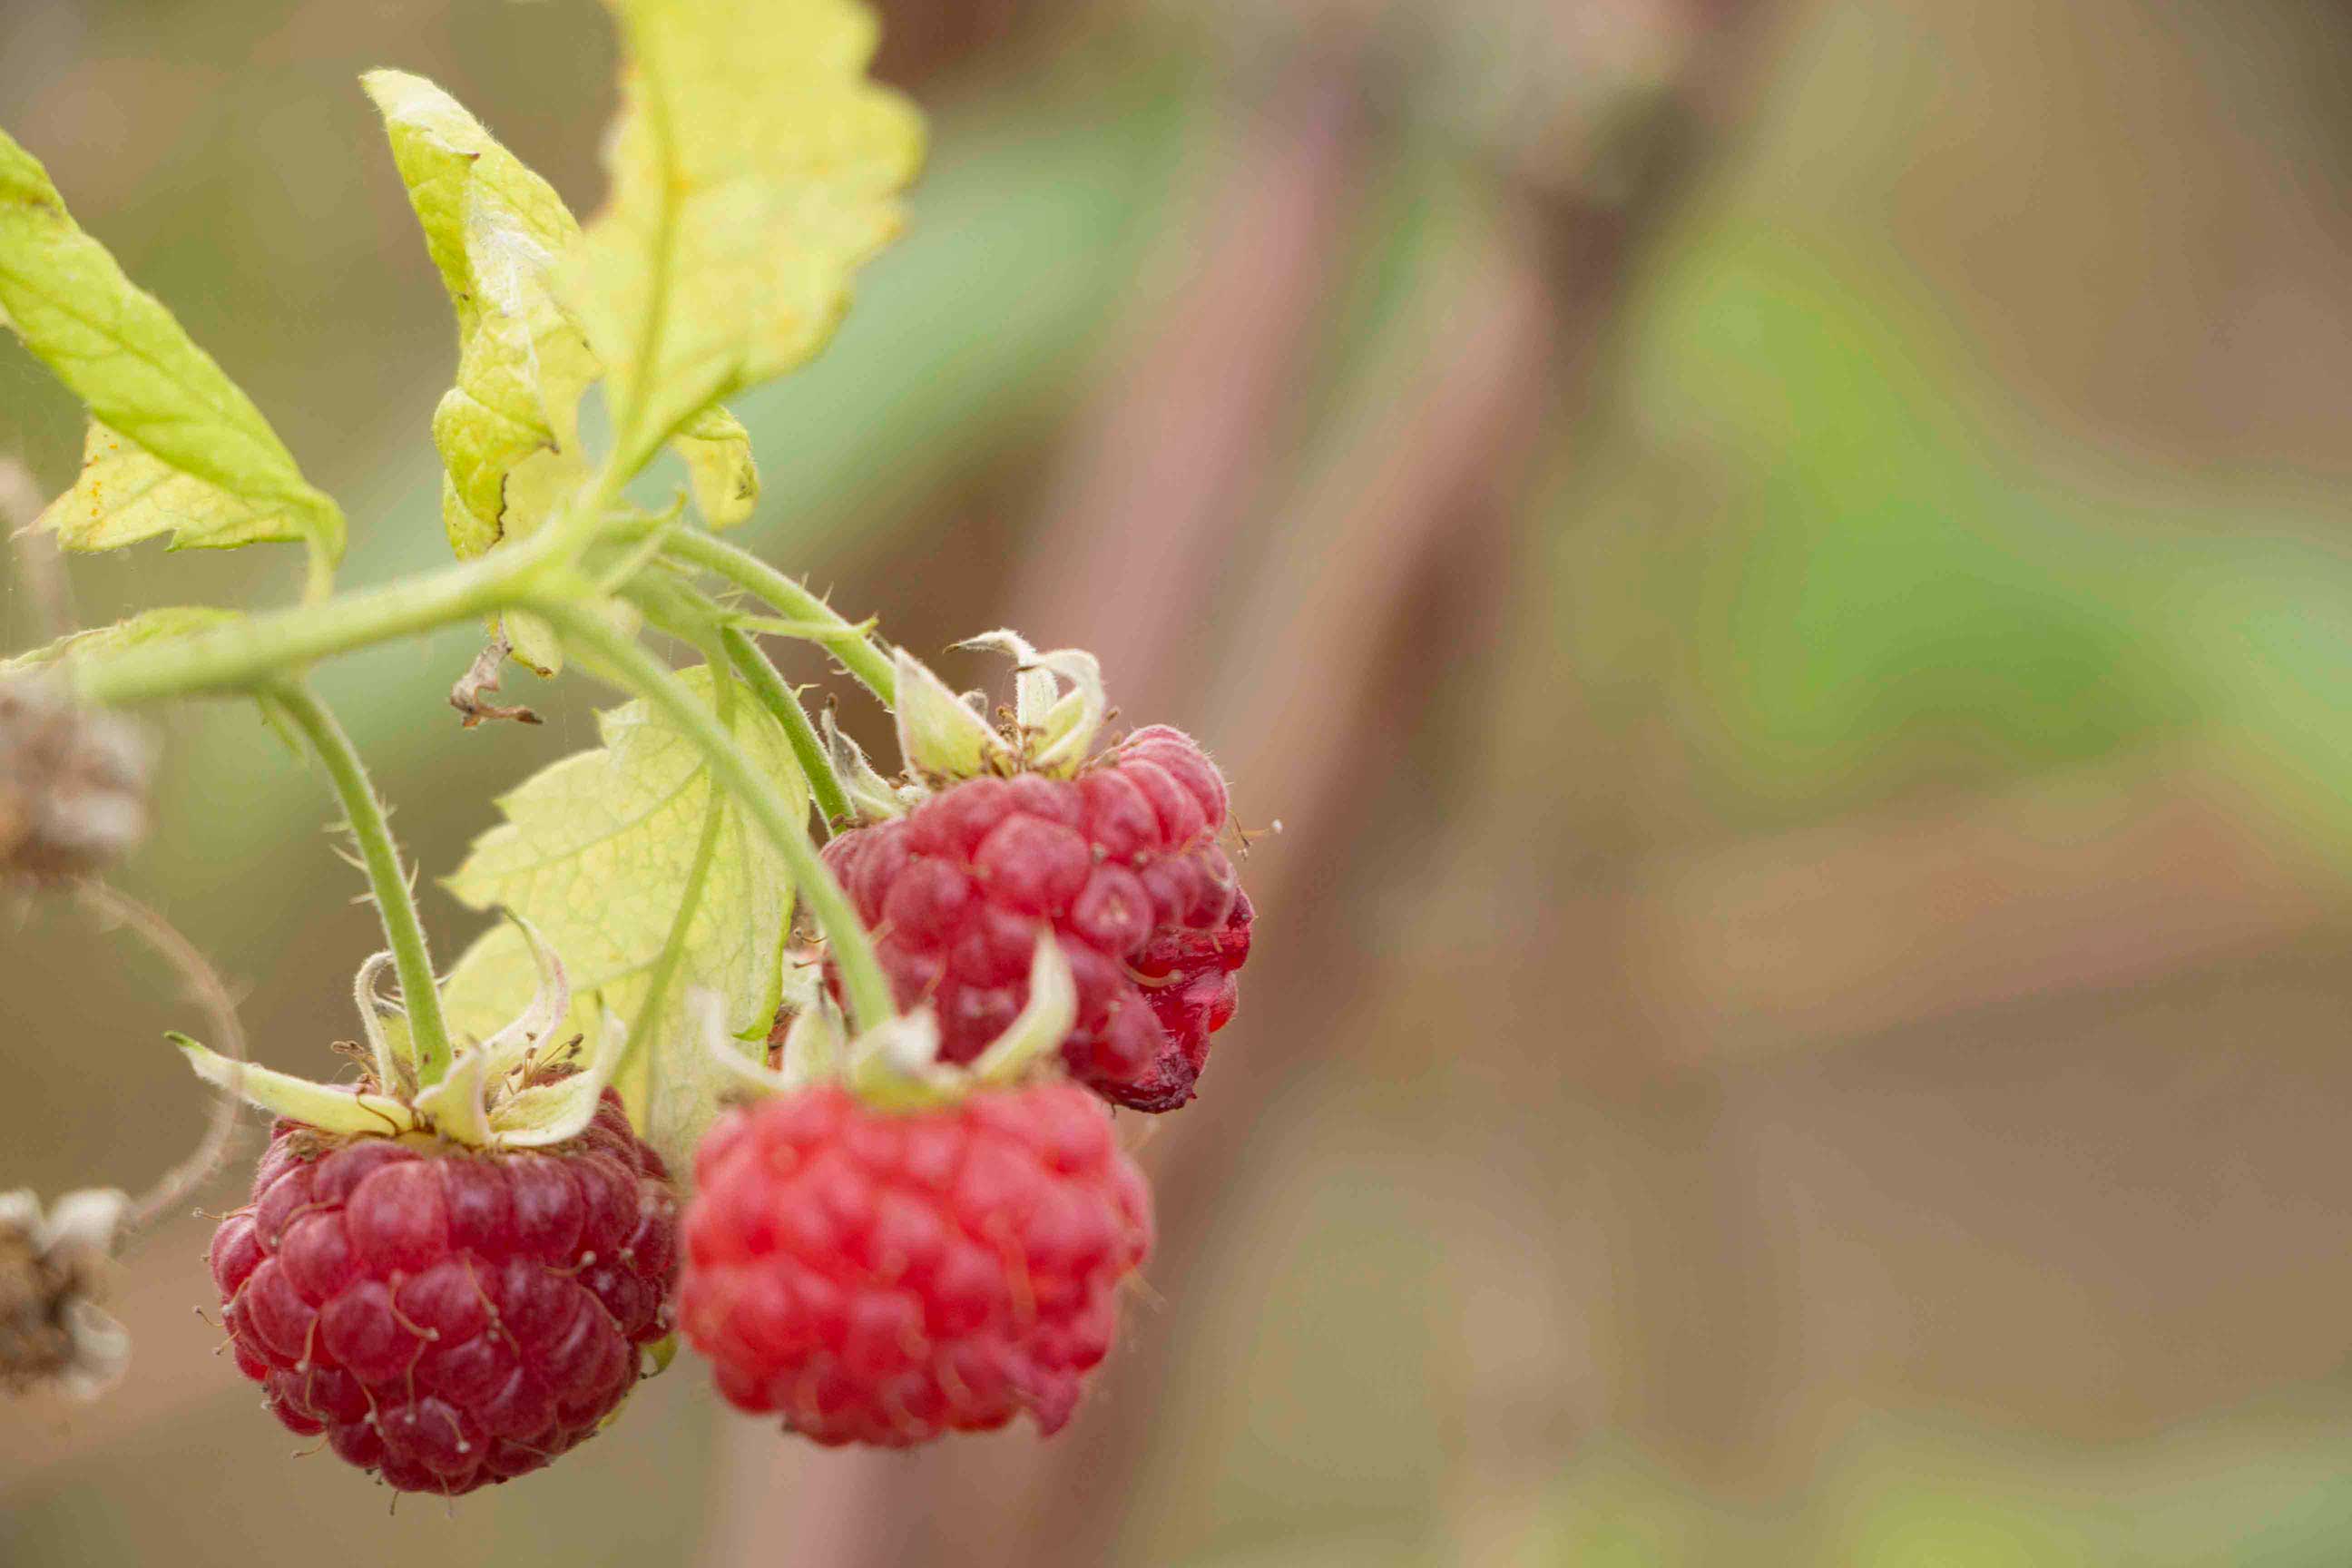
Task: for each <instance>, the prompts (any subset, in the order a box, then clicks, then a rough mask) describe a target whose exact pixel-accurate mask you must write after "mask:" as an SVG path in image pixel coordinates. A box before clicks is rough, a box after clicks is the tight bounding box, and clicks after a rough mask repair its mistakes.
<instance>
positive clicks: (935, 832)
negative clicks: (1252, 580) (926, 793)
mask: <svg viewBox="0 0 2352 1568" xmlns="http://www.w3.org/2000/svg"><path fill="white" fill-rule="evenodd" d="M1225 809H1226V806H1225V781H1224V777H1223V775H1222V774H1221V773H1218V772H1217V768H1216V764H1214V763H1212V762H1210V761H1209V759H1208V758H1207V757H1206V756H1205V755H1203V754H1202V751H1201V749H1200V747H1198V746H1197V745H1195V744H1193V742H1192V740H1191V739H1190V738H1189V737H1187V736H1185V735H1183V734H1181V733H1180V732H1178V731H1174V730H1171V729H1168V728H1167V727H1165V726H1164V725H1156V726H1154V727H1152V728H1150V729H1148V730H1139V731H1137V732H1136V733H1135V735H1134V737H1133V738H1132V739H1131V740H1129V742H1128V743H1127V744H1126V745H1124V746H1121V747H1119V748H1118V750H1116V751H1113V752H1106V753H1104V754H1103V755H1102V756H1101V757H1098V758H1097V759H1096V760H1095V761H1094V762H1093V763H1090V764H1088V766H1087V768H1086V770H1085V771H1084V772H1082V773H1079V774H1078V776H1077V777H1076V778H1075V779H1056V778H1048V777H1045V776H1044V775H1042V774H1036V773H1025V774H1023V775H1021V776H1018V777H1015V778H1011V779H999V778H978V779H971V780H967V781H966V782H964V783H962V784H955V785H952V786H951V787H950V788H948V789H945V790H942V791H941V792H940V793H939V794H938V795H933V796H931V797H930V798H929V799H928V800H926V801H924V802H923V803H922V804H921V805H918V806H916V807H915V808H914V809H913V810H912V811H910V812H909V813H908V814H907V815H906V816H902V817H898V818H894V819H892V820H889V821H886V822H880V823H877V824H875V825H873V826H868V827H861V828H856V829H855V830H853V831H851V832H848V833H845V834H842V835H841V836H840V837H837V838H835V840H834V841H833V842H832V843H830V844H828V845H826V846H825V850H824V854H825V860H826V863H827V864H828V865H829V866H831V867H832V868H833V873H834V875H835V877H837V878H839V879H840V880H841V883H842V886H843V888H844V889H845V890H846V891H847V892H848V894H849V896H850V898H851V899H852V900H854V901H855V902H856V905H857V912H858V914H859V916H860V917H861V918H863V919H864V920H865V921H866V924H867V925H869V926H871V927H873V928H874V929H875V941H876V944H877V947H878V949H879V950H880V953H881V958H882V963H883V966H884V968H885V969H887V971H888V972H889V974H890V982H891V987H892V989H893V991H894V992H895V993H896V994H897V997H898V1004H899V1005H901V1006H905V1007H913V1006H917V1005H921V1004H924V1003H929V1005H931V1006H933V1007H934V1008H935V1009H936V1010H937V1012H938V1014H939V1020H940V1059H941V1060H943V1061H950V1062H965V1061H970V1060H971V1058H974V1057H976V1056H978V1055H979V1054H980V1052H981V1051H982V1049H984V1048H985V1047H987V1045H988V1043H989V1042H990V1041H991V1040H992V1039H994V1038H995V1037H996V1036H997V1035H998V1034H999V1033H1000V1032H1002V1031H1003V1028H1004V1026H1006V1025H1007V1024H1009V1023H1011V1022H1012V1021H1013V1016H1015V1015H1016V1014H1018V1013H1019V1012H1020V1011H1021V1007H1022V1005H1023V1003H1024V1002H1025V1001H1026V1000H1027V999H1028V991H1029V964H1030V960H1031V958H1032V956H1033V954H1034V951H1035V947H1036V941H1037V931H1038V930H1039V928H1040V927H1041V926H1042V925H1045V924H1047V923H1050V924H1051V925H1052V926H1053V928H1054V931H1055V934H1056V936H1057V937H1058V938H1059V940H1060V942H1061V948H1062V953H1063V956H1064V957H1066V958H1067V959H1068V960H1069V963H1070V968H1071V971H1072V973H1073V974H1074V975H1075V977H1076V981H1077V990H1078V1021H1077V1026H1076V1028H1075V1029H1074V1030H1072V1031H1071V1034H1070V1037H1069V1039H1068V1040H1067V1042H1066V1043H1065V1045H1064V1047H1063V1059H1064V1062H1065V1063H1066V1066H1067V1067H1068V1068H1069V1070H1070V1072H1071V1074H1072V1075H1073V1076H1074V1077H1076V1078H1077V1079H1079V1080H1080V1081H1082V1082H1084V1083H1086V1084H1087V1085H1089V1086H1091V1087H1092V1088H1093V1089H1096V1090H1097V1092H1098V1093H1100V1094H1101V1095H1103V1096H1104V1097H1105V1098H1106V1099H1108V1100H1113V1101H1115V1102H1117V1103H1118V1104H1120V1105H1126V1106H1131V1107H1133V1108H1135V1109H1136V1110H1174V1109H1176V1107H1178V1106H1180V1105H1182V1104H1183V1103H1184V1102H1185V1101H1187V1100H1191V1099H1192V1092H1193V1081H1194V1080H1195V1079H1198V1078H1199V1077H1200V1075H1201V1068H1202V1064H1203V1063H1204V1062H1205V1061H1206V1060H1207V1059H1208V1054H1209V1036H1210V1034H1211V1033H1212V1032H1213V1031H1214V1030H1217V1029H1220V1028H1223V1026H1224V1025H1225V1022H1226V1020H1228V1019H1230V1018H1231V1017H1232V1016H1233V1015H1234V1002H1235V996H1236V983H1235V979H1234V973H1235V971H1237V970H1239V969H1240V968H1241V966H1242V962H1243V960H1244V959H1245V958H1247V957H1248V956H1249V944H1250V922H1251V920H1252V918H1253V911H1252V910H1251V908H1250V903H1249V900H1248V899H1247V898H1245V897H1244V895H1243V894H1242V891H1241V889H1240V887H1239V885H1238V884H1237V882H1236V881H1235V879H1234V868H1233V863H1232V862H1231V861H1230V860H1228V859H1226V858H1225V853H1224V851H1223V850H1222V849H1220V848H1218V847H1217V845H1216V836H1217V834H1218V832H1219V830H1220V829H1222V828H1223V826H1224V822H1225Z"/></svg>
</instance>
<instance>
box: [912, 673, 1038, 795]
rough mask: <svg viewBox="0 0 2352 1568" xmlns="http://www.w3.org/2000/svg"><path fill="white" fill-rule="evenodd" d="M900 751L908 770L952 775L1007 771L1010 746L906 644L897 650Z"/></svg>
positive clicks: (941, 776) (951, 777)
mask: <svg viewBox="0 0 2352 1568" xmlns="http://www.w3.org/2000/svg"><path fill="white" fill-rule="evenodd" d="M897 652H898V658H897V665H898V668H897V674H898V714H897V719H898V754H899V755H900V756H901V757H903V758H905V759H906V763H907V767H908V771H909V772H911V773H917V774H919V775H920V776H922V777H924V778H927V779H935V780H940V781H953V780H957V779H969V778H977V777H979V776H980V775H981V774H982V773H1001V772H1009V771H1010V770H1011V768H1012V766H1013V748H1012V747H1010V746H1009V745H1007V744H1006V743H1005V741H1004V737H1003V736H1002V735H1000V734H998V733H997V732H996V729H995V727H994V726H993V725H992V724H990V723H989V721H987V720H986V719H985V718H983V717H982V715H981V713H980V711H979V710H977V709H975V708H974V707H973V706H972V705H971V703H970V702H967V701H965V700H963V699H962V698H961V697H959V696H957V695H956V693H955V692H954V691H952V690H950V689H949V687H948V684H947V682H946V681H944V680H941V679H940V678H939V677H938V676H936V675H934V674H932V673H931V670H930V668H929V666H928V665H926V664H924V663H923V662H922V660H920V659H919V658H916V657H915V656H914V655H912V654H910V653H908V651H907V650H906V649H905V648H903V647H902V648H899V649H898V650H897Z"/></svg>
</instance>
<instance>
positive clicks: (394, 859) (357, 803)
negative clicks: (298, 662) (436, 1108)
mask: <svg viewBox="0 0 2352 1568" xmlns="http://www.w3.org/2000/svg"><path fill="white" fill-rule="evenodd" d="M268 700H270V701H272V702H274V703H276V704H277V705H278V710H280V711H281V712H283V713H284V714H285V715H286V716H287V717H288V718H289V719H290V720H292V721H294V725H295V727H296V728H297V729H299V730H300V731H302V734H303V736H304V738H305V739H307V740H308V741H309V742H310V749H311V750H312V751H314V752H318V753H319V761H320V762H321V763H325V764H326V769H327V776H328V778H330V779H331V780H332V781H333V783H334V786H335V794H336V795H338V796H340V797H341V800H342V803H343V812H344V815H345V816H347V817H348V818H349V819H350V822H351V829H352V837H353V838H355V839H357V840H358V841H359V847H360V858H361V861H362V864H363V865H364V866H365V867H366V869H367V879H368V887H369V888H370V889H372V890H373V892H374V894H375V906H376V912H377V913H378V914H379V915H380V916H381V917H382V918H383V934H384V940H385V941H386V942H389V943H390V944H391V947H392V962H393V966H394V969H395V970H396V971H397V972H398V973H399V975H400V996H401V1000H402V1002H404V1004H405V1005H407V1008H408V1038H409V1047H410V1049H411V1050H412V1051H413V1052H414V1053H415V1058H416V1077H417V1080H418V1083H419V1086H420V1087H429V1086H431V1085H433V1084H436V1083H438V1082H440V1081H441V1078H442V1075H443V1074H445V1073H446V1072H447V1071H448V1070H449V1058H450V1050H449V1026H448V1025H447V1023H446V1022H445V1021H444V1020H443V1018H442V1016H441V991H440V988H439V987H438V986H437V985H436V984H435V983H434V979H433V950H432V948H431V946H430V945H428V944H427V943H426V942H425V922H424V921H421V920H419V919H418V918H417V914H416V898H415V894H414V893H412V892H410V891H409V887H408V878H407V875H406V874H405V873H404V871H403V870H402V869H401V864H400V847H399V845H398V844H396V843H394V840H393V837H392V821H391V819H390V818H389V817H388V816H386V815H385V814H384V808H383V798H382V797H381V796H379V795H377V794H376V793H375V786H374V785H373V784H370V783H369V782H368V776H367V765H366V764H365V763H362V761H361V760H360V753H359V749H358V748H357V747H355V746H353V745H352V738H351V737H350V736H349V735H347V734H345V733H344V732H343V727H342V726H341V724H339V723H337V722H336V721H335V716H334V714H333V713H332V712H331V711H330V710H329V709H328V707H327V705H326V704H325V703H323V702H321V701H320V700H319V698H318V695H317V693H315V692H313V691H312V690H311V689H310V688H309V687H308V686H305V685H301V684H299V683H298V682H294V681H287V682H283V683H281V684H279V685H278V686H276V687H274V688H272V689H271V690H270V691H269V693H268Z"/></svg>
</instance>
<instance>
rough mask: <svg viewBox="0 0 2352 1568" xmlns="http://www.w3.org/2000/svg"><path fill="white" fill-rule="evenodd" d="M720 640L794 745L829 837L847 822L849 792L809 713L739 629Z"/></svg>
mask: <svg viewBox="0 0 2352 1568" xmlns="http://www.w3.org/2000/svg"><path fill="white" fill-rule="evenodd" d="M719 642H720V643H721V644H722V645H724V646H725V647H726V649H727V662H728V663H730V664H731V665H733V666H734V667H735V671H736V673H737V674H739V675H740V676H741V677H742V678H743V680H744V683H745V684H746V685H748V686H750V687H751V692H752V695H753V696H755V697H757V698H759V700H761V703H762V704H764V705H765V706H766V708H767V710H768V711H769V712H771V713H772V714H774V715H775V716H776V722H777V723H779V724H782V726H783V727H784V738H785V739H786V740H788V741H790V742H792V743H793V760H794V761H796V762H798V763H800V765H801V772H802V773H805V774H807V775H808V782H809V793H810V794H811V795H814V796H815V797H816V807H817V814H818V816H821V817H822V818H823V819H824V825H825V832H826V835H827V836H828V837H830V836H831V834H832V832H833V827H834V825H835V823H839V822H846V821H848V820H849V816H850V811H849V792H848V791H846V790H845V789H843V788H842V787H841V778H840V776H839V775H838V774H836V773H835V772H834V771H833V761H832V759H831V758H829V757H827V756H826V755H825V754H824V742H822V741H820V740H818V739H817V734H816V726H815V725H814V724H812V723H810V722H809V716H808V710H806V709H805V708H803V707H802V706H801V700H800V699H799V698H798V697H796V696H794V695H793V689H792V688H791V687H789V686H787V685H785V684H784V678H783V677H782V676H781V675H779V674H777V673H776V667H775V666H774V665H772V664H771V663H769V662H768V659H767V657H766V656H765V655H764V654H762V653H761V651H760V645H759V644H757V643H755V642H753V641H752V640H751V638H750V637H746V636H744V634H743V633H742V631H741V630H740V628H738V627H735V626H729V627H727V628H726V629H725V630H724V631H721V632H720V633H719Z"/></svg>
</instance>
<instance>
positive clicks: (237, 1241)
mask: <svg viewBox="0 0 2352 1568" xmlns="http://www.w3.org/2000/svg"><path fill="white" fill-rule="evenodd" d="M212 1269H213V1278H214V1280H215V1283H216V1284H217V1285H218V1287H219V1289H220V1293H221V1300H222V1304H223V1309H224V1317H225V1319H226V1327H227V1329H228V1332H229V1336H230V1339H231V1341H232V1342H234V1344H235V1346H236V1363H237V1366H238V1368H239V1369H240V1370H241V1371H243V1372H244V1373H245V1374H246V1375H247V1377H250V1378H252V1379H253V1380H254V1381H255V1382H257V1383H259V1384H262V1385H263V1387H264V1388H265V1389H266V1390H267V1391H268V1405H269V1408H270V1409H271V1411H272V1412H274V1413H275V1414H276V1415H277V1416H278V1419H279V1420H280V1421H282V1422H284V1423H285V1424H286V1426H289V1428H291V1429H292V1430H293V1431H295V1432H298V1433H301V1434H304V1435H308V1436H318V1435H321V1434H323V1435H324V1436H325V1437H326V1438H327V1440H328V1442H329V1444H330V1445H331V1447H333V1449H334V1451H335V1452H336V1453H337V1454H339V1455H341V1457H342V1458H344V1459H346V1460H348V1461H349V1462H351V1463H352V1464H354V1465H357V1466H359V1467H360V1468H363V1469H368V1470H373V1471H374V1472H375V1473H376V1474H377V1475H378V1476H380V1477H381V1478H382V1479H383V1481H384V1482H385V1483H386V1484H388V1485H390V1486H392V1487H394V1488H395V1489H399V1490H402V1491H420V1492H440V1493H443V1494H446V1495H448V1496H453V1497H454V1496H456V1495H457V1494H458V1493H460V1492H467V1491H471V1490H473V1489H475V1488H477V1487H480V1486H486V1485H490V1484H494V1483H496V1482H499V1481H505V1480H511V1479H514V1478H515V1477H517V1476H520V1475H523V1474H525V1473H526V1472H528V1471H530V1470H535V1469H537V1468H540V1467H541V1466H542V1465H545V1464H546V1463H547V1462H548V1461H549V1460H551V1459H552V1458H555V1457H556V1456H557V1455H559V1454H562V1453H563V1452H564V1451H565V1450H567V1449H569V1448H571V1447H574V1446H575V1445H577V1444H579V1443H581V1442H583V1441H584V1440H585V1439H586V1438H588V1437H589V1436H592V1435H593V1434H594V1432H595V1431H596V1429H597V1427H598V1426H599V1425H600V1424H601V1423H602V1422H603V1421H604V1418H605V1417H606V1416H607V1415H611V1414H612V1412H613V1411H614V1408H615V1407H617V1406H618V1405H620V1403H621V1401H622V1400H623V1399H624V1398H625V1397H626V1396H627V1394H628V1393H629V1391H630V1389H631V1388H632V1387H633V1386H634V1385H635V1382H636V1378H637V1372H638V1352H639V1349H640V1347H643V1346H646V1345H650V1344H652V1343H654V1342H656V1341H658V1340H660V1339H662V1338H663V1337H665V1336H666V1335H667V1334H668V1332H669V1331H670V1328H669V1325H670V1318H671V1303H670V1288H671V1284H672V1281H673V1280H674V1279H675V1278H676V1275H677V1196H676V1194H674V1193H673V1191H672V1190H671V1186H670V1183H669V1173H668V1172H667V1170H666V1169H665V1168H664V1166H663V1164H662V1161H661V1157H660V1156H659V1155H657V1154H656V1153H655V1152H654V1151H653V1150H652V1149H650V1148H648V1147H647V1146H646V1144H644V1143H643V1142H639V1141H638V1139H637V1138H636V1136H635V1133H634V1132H632V1131H631V1130H630V1127H629V1123H628V1119H627V1117H626V1115H625V1113H624V1112H623V1110H622V1109H621V1103H620V1100H618V1098H617V1097H615V1096H614V1094H613V1093H612V1092H611V1091H610V1090H606V1091H605V1092H604V1097H603V1100H602V1101H601V1102H600V1103H599V1105H598V1108H597V1111H596V1115H595V1119H594V1120H593V1121H591V1122H590V1123H589V1125H588V1127H587V1129H586V1131H583V1133H581V1135H580V1136H579V1137H577V1138H574V1139H572V1141H570V1142H566V1143H562V1144H560V1145H557V1146H555V1147H553V1148H551V1149H547V1150H544V1151H539V1152H500V1151H493V1150H482V1149H469V1148H465V1147H461V1146H458V1145H456V1144H450V1143H441V1142H435V1141H432V1140H430V1139H417V1140H414V1141H412V1140H409V1139H403V1140H399V1141H394V1140H392V1139H388V1138H369V1137H357V1138H353V1137H335V1136H332V1135H330V1134H325V1133H321V1132H319V1131H315V1130H313V1129H310V1128H307V1127H304V1126H301V1125H300V1124H299V1123H295V1122H290V1121H279V1122H278V1125H277V1127H276V1129H275V1131H273V1133H272V1135H271V1139H270V1144H269V1149H268V1152H267V1153H265V1154H264V1155H263V1156H262V1159H261V1165H260V1168H259V1170H258V1172H257V1173H256V1175H255V1178H254V1184H253V1201H252V1203H251V1204H250V1205H248V1206H247V1207H246V1208H244V1209H241V1210H239V1211H238V1212H237V1213H236V1214H235V1215H231V1216H230V1217H229V1218H228V1219H227V1220H226V1221H225V1222H224V1223H223V1224H222V1225H221V1226H220V1229H219V1231H218V1232H217V1233H216V1234H215V1237H214V1238H213V1246H212Z"/></svg>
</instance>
